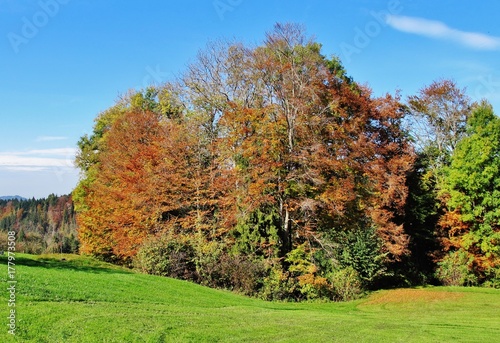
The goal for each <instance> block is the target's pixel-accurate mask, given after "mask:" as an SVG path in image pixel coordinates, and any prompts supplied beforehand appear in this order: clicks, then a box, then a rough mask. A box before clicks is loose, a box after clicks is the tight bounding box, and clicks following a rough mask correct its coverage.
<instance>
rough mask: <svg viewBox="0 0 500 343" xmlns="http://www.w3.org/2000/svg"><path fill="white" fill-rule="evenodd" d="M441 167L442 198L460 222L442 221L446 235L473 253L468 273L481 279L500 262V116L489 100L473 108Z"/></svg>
mask: <svg viewBox="0 0 500 343" xmlns="http://www.w3.org/2000/svg"><path fill="white" fill-rule="evenodd" d="M445 172H446V182H445V185H444V187H443V190H442V197H443V198H444V199H446V205H447V208H448V211H449V213H451V214H452V213H458V214H459V218H458V219H459V221H460V222H458V223H457V220H455V221H449V222H448V223H446V222H445V224H447V225H448V226H449V239H450V241H451V244H453V245H454V246H455V247H456V248H458V249H460V250H464V251H466V252H468V253H469V254H470V255H472V256H474V262H475V263H474V273H475V274H476V276H477V277H479V278H480V281H484V280H487V275H485V274H484V272H485V271H486V270H488V269H490V268H497V267H498V266H499V265H500V118H498V117H497V116H495V114H494V113H493V108H492V107H491V105H489V104H487V103H485V102H483V103H482V104H480V105H479V106H478V107H476V108H475V109H474V111H473V112H472V114H471V116H470V118H469V120H468V122H467V126H466V136H465V137H464V138H463V139H462V140H461V141H460V142H459V143H458V145H457V147H456V149H455V152H454V154H453V156H452V160H451V164H450V166H449V167H447V168H445ZM461 223H463V224H461Z"/></svg>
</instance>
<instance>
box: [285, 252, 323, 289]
mask: <svg viewBox="0 0 500 343" xmlns="http://www.w3.org/2000/svg"><path fill="white" fill-rule="evenodd" d="M312 256H313V254H312V252H311V251H307V250H306V244H301V245H299V246H298V247H297V248H295V249H293V250H292V251H290V252H289V253H288V254H287V256H286V258H285V262H287V263H288V264H289V267H288V271H289V272H290V276H291V278H292V281H293V282H294V285H293V287H292V288H291V289H290V293H291V294H294V295H295V297H296V298H298V299H301V297H304V298H305V299H316V298H320V297H322V296H328V282H327V280H326V278H324V277H322V276H320V275H319V273H318V272H319V270H318V268H317V266H316V265H315V264H314V263H313V262H312V261H311V260H312ZM297 291H298V292H297Z"/></svg>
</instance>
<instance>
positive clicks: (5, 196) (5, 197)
mask: <svg viewBox="0 0 500 343" xmlns="http://www.w3.org/2000/svg"><path fill="white" fill-rule="evenodd" d="M0 200H28V199H26V198H23V197H22V196H19V195H4V196H0Z"/></svg>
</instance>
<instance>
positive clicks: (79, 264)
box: [0, 256, 133, 274]
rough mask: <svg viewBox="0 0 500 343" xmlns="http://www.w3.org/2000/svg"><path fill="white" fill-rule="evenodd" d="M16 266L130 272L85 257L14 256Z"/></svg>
mask: <svg viewBox="0 0 500 343" xmlns="http://www.w3.org/2000/svg"><path fill="white" fill-rule="evenodd" d="M0 261H1V263H2V264H7V256H0ZM14 263H15V265H16V266H27V267H38V268H47V269H60V270H73V271H81V272H86V273H95V274H130V273H133V272H132V271H130V270H126V269H123V268H120V267H114V266H109V267H107V266H102V265H100V262H99V261H92V260H87V259H83V258H82V259H79V258H76V259H65V258H55V257H34V258H29V257H24V256H16V260H15V262H14Z"/></svg>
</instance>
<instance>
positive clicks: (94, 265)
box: [0, 254, 500, 343]
mask: <svg viewBox="0 0 500 343" xmlns="http://www.w3.org/2000/svg"><path fill="white" fill-rule="evenodd" d="M59 258H60V257H59V256H56V257H52V258H50V257H45V258H44V259H40V258H36V257H33V256H28V255H20V254H19V255H18V256H17V261H16V262H17V264H18V265H17V270H16V277H17V281H18V285H17V299H16V301H17V303H16V305H17V319H18V323H17V325H18V329H17V336H16V338H15V339H12V337H10V336H11V335H8V334H7V325H6V324H7V316H8V310H9V308H8V307H7V291H6V280H7V268H6V258H5V256H3V257H1V258H0V262H1V268H0V280H1V281H2V289H3V290H4V291H1V296H0V318H2V319H0V323H1V321H3V323H1V327H2V329H1V330H2V331H1V332H0V341H1V342H51V343H52V342H204V341H206V342H500V320H499V318H500V292H499V291H496V290H491V289H477V288H476V289H473V288H469V289H464V288H429V289H410V290H392V291H381V292H377V293H374V294H372V295H371V296H370V297H368V298H367V299H363V300H359V301H355V302H349V303H301V304H293V303H270V302H264V301H260V300H256V299H249V298H245V297H242V296H238V295H235V294H232V293H229V292H224V291H217V290H212V289H208V288H204V287H201V286H198V285H195V284H191V283H188V282H183V281H178V280H172V279H167V278H161V277H154V276H148V275H141V274H136V273H131V272H129V271H126V270H123V269H120V268H117V267H113V266H109V265H106V264H103V263H100V262H97V261H94V260H92V259H89V258H83V257H75V256H65V258H66V261H59V260H58V259H59Z"/></svg>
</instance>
